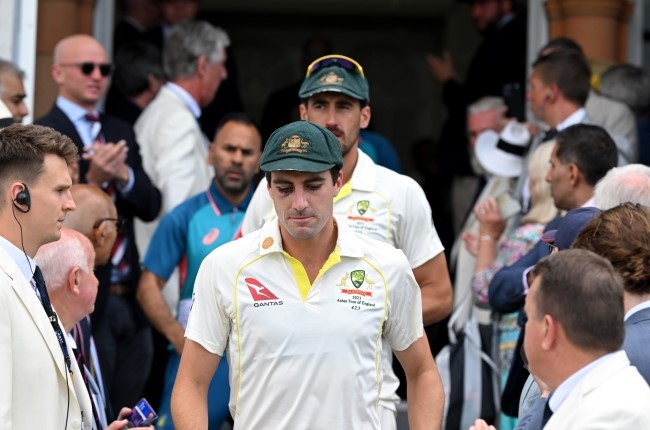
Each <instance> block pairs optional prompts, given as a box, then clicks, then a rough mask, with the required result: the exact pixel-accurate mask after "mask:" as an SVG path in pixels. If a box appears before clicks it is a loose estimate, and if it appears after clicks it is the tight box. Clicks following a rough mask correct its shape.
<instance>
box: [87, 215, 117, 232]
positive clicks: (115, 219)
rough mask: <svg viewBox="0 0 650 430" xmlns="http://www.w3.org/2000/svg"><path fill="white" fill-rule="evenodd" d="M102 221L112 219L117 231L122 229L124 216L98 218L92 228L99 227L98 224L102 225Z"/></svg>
mask: <svg viewBox="0 0 650 430" xmlns="http://www.w3.org/2000/svg"><path fill="white" fill-rule="evenodd" d="M104 221H113V222H114V223H115V229H116V230H117V231H120V230H122V228H123V227H124V218H100V219H98V220H97V222H95V224H93V228H94V229H95V228H99V226H100V225H102V223H103V222H104Z"/></svg>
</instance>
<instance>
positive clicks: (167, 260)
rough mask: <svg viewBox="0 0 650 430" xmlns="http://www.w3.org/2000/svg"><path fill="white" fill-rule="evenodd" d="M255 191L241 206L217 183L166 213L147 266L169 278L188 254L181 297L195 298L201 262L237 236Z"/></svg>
mask: <svg viewBox="0 0 650 430" xmlns="http://www.w3.org/2000/svg"><path fill="white" fill-rule="evenodd" d="M253 190H254V188H253V187H251V189H250V190H249V193H248V195H247V196H246V198H245V199H244V200H243V201H242V203H241V204H240V205H239V206H233V205H232V204H231V203H230V202H229V201H228V200H226V199H225V198H224V197H223V195H221V193H220V192H219V190H217V187H216V186H215V185H214V182H213V183H212V184H210V188H209V189H208V190H206V191H205V192H202V193H201V194H197V195H195V196H193V197H190V198H189V199H188V200H186V201H185V202H183V203H181V204H180V205H178V206H176V207H175V208H174V209H173V210H172V211H171V212H169V213H168V214H167V215H165V217H164V218H163V219H162V221H161V222H160V224H159V225H158V228H157V229H156V231H155V232H154V235H153V237H152V239H151V242H150V243H149V249H148V250H147V255H146V256H145V257H144V261H143V263H142V264H143V266H144V267H145V268H146V269H147V270H148V271H150V272H152V273H153V274H155V275H156V276H158V277H160V278H162V279H164V280H167V279H169V277H170V276H171V273H172V272H173V270H174V268H175V267H176V266H178V265H179V264H180V263H181V261H182V260H183V258H184V257H187V272H186V273H187V274H186V276H185V280H184V282H183V285H182V289H181V299H185V298H191V297H192V292H193V290H194V280H195V278H196V274H197V272H198V271H199V267H200V266H201V262H202V261H203V259H204V258H205V257H206V256H207V255H208V254H209V253H210V252H212V250H214V249H215V248H217V247H219V246H220V245H223V244H224V243H227V242H230V241H231V240H233V239H234V238H235V236H236V235H237V233H238V232H239V226H240V224H241V222H242V220H243V219H244V212H245V211H246V208H247V207H248V203H249V202H250V200H251V197H252V195H253Z"/></svg>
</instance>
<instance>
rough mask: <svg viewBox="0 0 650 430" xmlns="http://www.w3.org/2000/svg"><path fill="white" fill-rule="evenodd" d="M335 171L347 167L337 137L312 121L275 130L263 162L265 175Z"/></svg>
mask: <svg viewBox="0 0 650 430" xmlns="http://www.w3.org/2000/svg"><path fill="white" fill-rule="evenodd" d="M332 167H338V168H339V169H340V168H341V167H343V155H341V144H340V143H339V140H338V139H337V138H336V136H335V135H334V133H332V132H331V131H329V130H328V129H326V128H324V127H321V126H320V125H317V124H314V123H312V122H309V121H296V122H292V123H290V124H287V125H285V126H283V127H280V128H278V129H277V130H275V131H274V132H273V134H271V136H270V137H269V140H268V141H267V142H266V146H265V147H264V152H263V153H262V158H261V159H260V168H261V169H262V170H263V171H265V172H274V171H278V170H295V171H299V172H310V173H320V172H324V171H326V170H329V169H331V168H332Z"/></svg>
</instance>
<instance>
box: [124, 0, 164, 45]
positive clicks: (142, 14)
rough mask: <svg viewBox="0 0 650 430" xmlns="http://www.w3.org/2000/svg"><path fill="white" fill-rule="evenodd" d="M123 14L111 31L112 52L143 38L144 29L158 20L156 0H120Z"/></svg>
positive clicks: (158, 11)
mask: <svg viewBox="0 0 650 430" xmlns="http://www.w3.org/2000/svg"><path fill="white" fill-rule="evenodd" d="M119 4H120V7H121V9H122V12H123V15H122V19H121V20H120V22H118V23H117V25H116V26H115V31H114V32H113V54H115V53H116V52H117V51H119V50H120V48H121V47H122V46H123V45H124V44H126V43H130V42H136V41H140V40H144V39H145V34H146V31H147V30H149V29H150V28H152V27H154V26H155V25H157V24H158V23H159V22H160V3H159V2H158V0H121V1H120V2H119Z"/></svg>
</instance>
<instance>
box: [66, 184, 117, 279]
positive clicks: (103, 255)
mask: <svg viewBox="0 0 650 430" xmlns="http://www.w3.org/2000/svg"><path fill="white" fill-rule="evenodd" d="M71 193H72V199H73V200H74V202H75V204H76V205H77V209H76V210H74V211H71V212H70V213H68V215H66V217H65V221H64V222H63V226H64V227H67V228H71V229H73V230H77V231H78V232H80V233H82V234H83V235H84V236H86V237H87V238H88V239H90V242H91V243H92V244H93V247H94V248H95V252H96V256H95V265H96V266H101V265H103V264H106V263H107V262H108V259H109V258H110V254H111V248H112V247H113V244H114V243H115V238H116V237H117V228H116V227H117V219H118V218H117V208H116V207H115V204H114V203H113V200H112V199H111V197H110V196H109V195H108V194H106V193H105V192H104V191H102V190H101V189H99V188H97V187H95V186H94V185H88V184H75V185H73V186H72V188H71ZM73 213H74V214H73ZM71 215H72V216H71Z"/></svg>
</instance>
